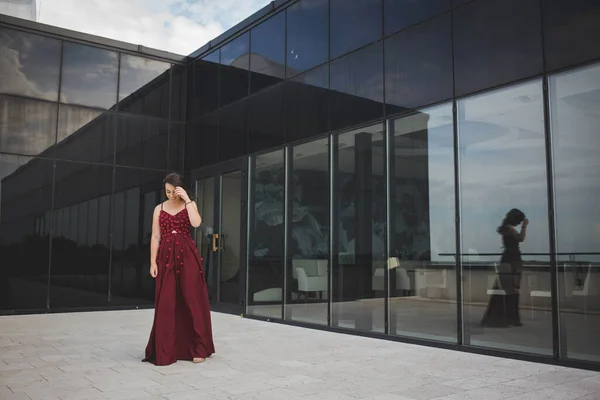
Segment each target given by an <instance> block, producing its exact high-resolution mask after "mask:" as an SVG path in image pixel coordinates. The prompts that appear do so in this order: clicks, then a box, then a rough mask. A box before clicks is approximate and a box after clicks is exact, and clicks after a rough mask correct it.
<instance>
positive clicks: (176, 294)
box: [144, 173, 215, 365]
mask: <svg viewBox="0 0 600 400" xmlns="http://www.w3.org/2000/svg"><path fill="white" fill-rule="evenodd" d="M164 189H165V194H166V195H167V198H168V200H167V201H165V202H164V203H162V204H160V205H158V206H156V208H155V209H154V216H153V218H152V242H151V245H150V275H152V277H153V278H156V291H155V294H156V295H155V307H154V322H153V324H152V331H151V332H150V339H149V340H148V345H147V346H146V357H145V358H144V361H149V362H152V363H153V364H155V365H169V364H173V363H174V362H176V361H177V360H192V361H193V362H195V363H200V362H203V361H204V359H205V358H206V357H209V356H210V355H211V354H213V353H214V352H215V347H214V344H213V338H212V327H211V319H210V305H209V302H208V291H207V288H206V280H205V279H204V276H203V274H204V271H203V268H202V260H201V259H200V256H199V255H198V250H197V248H196V245H195V244H194V239H192V237H191V235H190V225H191V226H193V227H195V228H197V227H199V226H200V223H201V222H202V218H201V217H200V214H199V213H198V207H197V206H196V203H195V202H194V201H193V200H192V199H190V196H189V195H188V194H187V192H186V191H185V190H184V189H183V181H182V179H181V176H179V175H178V174H176V173H173V174H169V175H167V177H166V178H165V180H164Z"/></svg>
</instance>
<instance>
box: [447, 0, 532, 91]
mask: <svg viewBox="0 0 600 400" xmlns="http://www.w3.org/2000/svg"><path fill="white" fill-rule="evenodd" d="M540 15H541V13H540V2H539V0H489V1H475V2H472V3H469V4H468V5H466V6H464V7H460V8H457V9H456V10H455V11H454V62H455V65H454V71H455V79H456V92H457V94H458V95H461V94H467V93H470V92H473V91H477V90H481V89H485V88H488V87H491V86H495V85H501V84H504V83H508V82H511V81H514V80H517V79H522V78H526V77H529V76H532V75H535V74H538V73H541V72H542V45H541V43H542V37H541V30H542V28H541V17H540Z"/></svg>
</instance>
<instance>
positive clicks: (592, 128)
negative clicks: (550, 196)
mask: <svg viewBox="0 0 600 400" xmlns="http://www.w3.org/2000/svg"><path fill="white" fill-rule="evenodd" d="M550 105H551V112H550V115H551V116H552V121H551V122H552V145H553V156H554V197H555V210H556V211H555V212H556V247H557V248H556V251H557V252H558V254H559V255H558V258H557V259H558V272H559V273H558V287H559V290H560V297H559V310H560V320H561V328H560V329H561V331H562V333H563V335H562V338H563V341H562V343H561V349H562V350H563V352H564V354H565V355H566V356H567V357H568V358H573V359H580V360H586V361H592V362H596V363H597V362H599V361H600V343H599V342H598V335H599V334H600V313H599V311H600V307H599V306H600V303H599V302H598V297H599V296H600V269H599V266H600V252H599V248H598V240H599V238H600V204H599V203H598V198H599V197H600V172H599V171H600V159H599V158H598V149H600V136H599V135H598V117H599V116H600V114H599V113H598V110H600V65H598V64H596V65H593V66H590V67H585V68H581V69H577V70H574V71H569V72H565V73H562V74H560V75H556V76H552V77H550Z"/></svg>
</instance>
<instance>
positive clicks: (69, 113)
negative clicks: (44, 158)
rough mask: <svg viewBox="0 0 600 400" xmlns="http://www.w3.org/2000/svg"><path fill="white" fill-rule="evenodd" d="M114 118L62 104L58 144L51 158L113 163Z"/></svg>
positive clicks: (106, 113)
mask: <svg viewBox="0 0 600 400" xmlns="http://www.w3.org/2000/svg"><path fill="white" fill-rule="evenodd" d="M113 118H114V117H113V116H112V115H111V114H110V113H108V112H104V113H103V112H102V111H99V110H94V109H90V108H83V107H75V106H67V105H64V104H61V105H60V106H59V113H58V139H57V142H58V143H57V145H56V146H55V147H54V148H53V149H52V152H51V153H52V155H53V156H54V157H57V158H62V159H67V160H77V161H89V162H103V163H112V162H113V157H114V148H115V145H114V140H115V134H114V132H115V129H114V126H113Z"/></svg>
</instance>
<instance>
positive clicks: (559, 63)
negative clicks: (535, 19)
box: [542, 0, 600, 70]
mask: <svg viewBox="0 0 600 400" xmlns="http://www.w3.org/2000/svg"><path fill="white" fill-rule="evenodd" d="M542 7H543V10H544V44H545V47H546V54H545V55H546V68H547V69H550V70H552V69H559V68H564V67H567V66H569V65H574V64H577V63H581V62H585V61H590V60H594V59H597V58H598V57H600V50H599V49H598V45H597V43H598V42H599V41H600V24H598V20H600V2H598V1H596V0H578V1H569V0H543V1H542Z"/></svg>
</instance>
